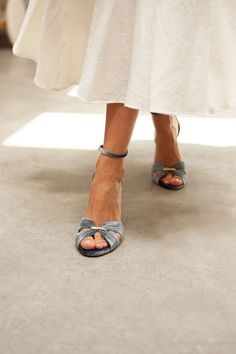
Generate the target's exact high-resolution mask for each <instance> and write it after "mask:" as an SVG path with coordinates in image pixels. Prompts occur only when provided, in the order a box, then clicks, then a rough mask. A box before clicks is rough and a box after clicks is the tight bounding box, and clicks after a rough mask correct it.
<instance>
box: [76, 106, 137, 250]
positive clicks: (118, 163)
mask: <svg viewBox="0 0 236 354" xmlns="http://www.w3.org/2000/svg"><path fill="white" fill-rule="evenodd" d="M138 112H139V111H138V110H137V109H132V108H128V107H125V106H124V105H123V104H122V103H109V104H107V110H106V126H105V134H104V143H103V145H104V146H103V147H104V149H106V150H108V151H111V152H115V153H117V154H122V153H125V152H126V150H127V149H128V145H129V142H130V139H131V136H132V132H133V129H134V125H135V122H136V118H137V116H138ZM123 176H124V158H120V159H116V158H110V157H107V156H105V155H102V154H100V155H99V157H98V159H97V162H96V170H95V176H94V178H93V180H92V182H91V192H90V195H89V201H88V207H87V211H86V215H85V216H86V217H88V218H90V219H92V220H94V221H95V222H96V224H97V225H98V224H101V223H103V222H105V221H108V220H120V219H121V191H122V185H121V183H120V181H121V180H122V178H123ZM107 245H108V244H107V241H106V240H105V239H104V238H103V237H102V236H101V235H100V233H99V232H96V234H95V236H94V238H93V237H92V236H90V237H86V238H85V239H83V240H82V241H81V246H82V247H83V248H85V249H93V248H99V249H100V248H103V247H106V246H107Z"/></svg>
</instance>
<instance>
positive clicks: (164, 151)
mask: <svg viewBox="0 0 236 354" xmlns="http://www.w3.org/2000/svg"><path fill="white" fill-rule="evenodd" d="M152 119H153V123H154V127H155V143H156V151H155V157H154V162H160V163H163V164H164V165H167V166H168V165H169V166H170V165H173V164H175V163H177V162H180V161H182V159H181V155H180V149H179V146H178V143H177V133H178V123H177V119H176V118H175V117H174V116H173V115H166V114H159V113H152ZM161 180H162V181H163V182H164V183H167V184H173V185H180V184H182V183H183V181H182V179H181V178H180V177H178V176H172V175H171V173H168V174H167V175H166V176H164V177H163V178H162V179H161Z"/></svg>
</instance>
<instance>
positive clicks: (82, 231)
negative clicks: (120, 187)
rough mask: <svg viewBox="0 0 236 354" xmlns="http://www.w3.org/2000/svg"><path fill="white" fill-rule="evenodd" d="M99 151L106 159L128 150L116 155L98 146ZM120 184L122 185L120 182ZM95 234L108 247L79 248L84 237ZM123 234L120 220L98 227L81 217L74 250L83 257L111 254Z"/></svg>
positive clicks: (116, 156) (125, 154) (109, 221)
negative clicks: (103, 240)
mask: <svg viewBox="0 0 236 354" xmlns="http://www.w3.org/2000/svg"><path fill="white" fill-rule="evenodd" d="M99 151H100V153H101V154H103V155H106V156H108V157H114V158H122V157H125V156H127V154H128V150H127V151H126V152H125V153H124V154H116V153H114V152H110V151H108V150H105V149H104V148H103V145H100V146H99ZM94 175H95V172H94V173H93V177H94ZM93 177H92V179H93ZM120 183H121V184H122V181H121V182H120ZM96 232H99V233H100V234H101V236H103V237H104V239H105V240H106V241H107V243H108V246H106V247H104V248H101V249H96V248H93V249H85V248H83V247H82V246H81V241H82V240H83V239H85V238H86V237H89V236H90V237H91V236H93V235H95V233H96ZM123 232H124V225H123V223H122V221H121V220H108V221H105V222H104V223H102V224H100V225H96V223H95V221H94V220H92V219H90V218H88V217H86V216H83V217H82V219H81V221H80V225H79V230H78V233H77V235H76V248H77V249H78V251H79V252H80V253H81V254H82V255H83V256H88V257H98V256H103V255H105V254H107V253H110V252H112V251H113V250H114V249H116V248H117V247H118V246H119V245H120V244H121V242H122V240H123V238H124V236H123Z"/></svg>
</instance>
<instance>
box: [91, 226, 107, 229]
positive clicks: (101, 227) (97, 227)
mask: <svg viewBox="0 0 236 354" xmlns="http://www.w3.org/2000/svg"><path fill="white" fill-rule="evenodd" d="M90 229H91V230H106V228H105V227H103V226H91V227H90Z"/></svg>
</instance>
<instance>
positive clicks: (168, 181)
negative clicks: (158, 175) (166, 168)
mask: <svg viewBox="0 0 236 354" xmlns="http://www.w3.org/2000/svg"><path fill="white" fill-rule="evenodd" d="M171 178H172V175H171V173H168V174H167V175H166V176H164V177H163V178H162V179H161V181H162V182H164V183H165V184H170V181H171Z"/></svg>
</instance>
